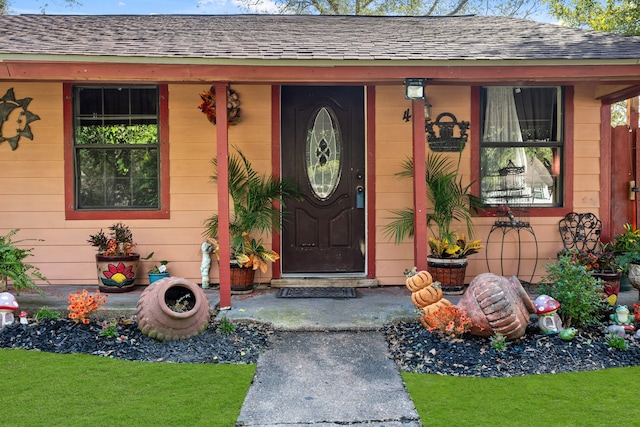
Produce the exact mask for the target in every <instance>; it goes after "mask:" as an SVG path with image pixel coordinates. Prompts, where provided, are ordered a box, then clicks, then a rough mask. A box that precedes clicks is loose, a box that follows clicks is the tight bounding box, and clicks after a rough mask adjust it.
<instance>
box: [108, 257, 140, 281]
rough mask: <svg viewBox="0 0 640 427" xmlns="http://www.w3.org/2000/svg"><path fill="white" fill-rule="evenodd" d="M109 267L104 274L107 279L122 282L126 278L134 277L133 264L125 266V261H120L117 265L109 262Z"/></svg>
mask: <svg viewBox="0 0 640 427" xmlns="http://www.w3.org/2000/svg"><path fill="white" fill-rule="evenodd" d="M108 268H109V269H108V270H105V271H104V272H103V273H102V274H104V277H106V278H107V279H111V280H113V281H114V282H117V283H120V282H122V281H123V280H125V279H133V278H134V274H133V266H131V265H130V266H128V267H127V266H125V265H124V263H122V262H121V263H119V264H118V265H117V266H116V265H113V264H109V267H108Z"/></svg>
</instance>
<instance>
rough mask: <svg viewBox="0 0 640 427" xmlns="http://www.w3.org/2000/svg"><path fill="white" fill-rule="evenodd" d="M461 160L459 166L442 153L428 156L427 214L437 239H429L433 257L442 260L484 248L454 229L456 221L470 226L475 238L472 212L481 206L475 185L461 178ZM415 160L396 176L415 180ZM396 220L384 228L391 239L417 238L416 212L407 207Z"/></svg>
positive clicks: (394, 212) (470, 232)
mask: <svg viewBox="0 0 640 427" xmlns="http://www.w3.org/2000/svg"><path fill="white" fill-rule="evenodd" d="M460 157H461V156H459V157H458V162H457V164H454V163H453V161H451V160H450V159H449V158H447V157H444V156H442V155H441V154H440V153H431V154H429V155H428V156H427V165H426V167H427V171H426V176H425V179H426V183H427V199H428V200H429V202H430V205H431V209H430V211H429V212H427V226H428V227H429V229H430V230H431V231H432V234H433V236H434V237H431V238H430V239H429V246H430V248H431V252H432V255H433V256H435V257H440V258H460V257H465V256H467V255H471V254H473V253H476V252H477V251H478V249H480V248H482V246H481V245H480V241H479V240H476V241H471V242H467V240H466V238H465V236H464V235H461V234H459V233H458V232H457V231H456V230H454V229H453V228H452V225H451V224H452V222H453V221H460V222H463V223H464V224H465V225H466V229H467V235H468V236H470V237H471V236H472V235H473V221H472V213H473V211H474V210H476V209H477V208H479V207H480V206H481V202H480V199H479V198H478V197H476V196H474V195H472V194H471V193H470V191H471V184H468V185H464V184H463V183H462V177H460V176H459V174H458V172H459V168H460ZM413 171H414V167H413V159H407V160H405V161H404V163H403V164H402V170H401V171H400V172H398V173H396V176H397V177H399V178H413ZM391 213H392V214H393V215H394V217H393V218H392V221H391V222H390V223H389V224H387V226H386V227H385V228H384V233H385V234H386V235H387V236H388V237H394V238H395V241H396V243H400V242H402V241H403V240H404V239H405V238H406V237H413V236H414V235H415V224H414V210H413V208H406V209H402V210H393V211H391Z"/></svg>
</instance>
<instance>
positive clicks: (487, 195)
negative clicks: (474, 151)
mask: <svg viewBox="0 0 640 427" xmlns="http://www.w3.org/2000/svg"><path fill="white" fill-rule="evenodd" d="M554 151H556V150H555V149H553V148H550V147H544V148H531V147H509V148H484V149H483V150H482V153H481V154H482V155H481V158H482V164H481V167H480V169H481V171H480V174H481V175H480V188H481V195H482V199H483V201H484V202H485V203H487V204H490V205H502V204H519V205H521V204H537V205H549V206H553V205H555V204H557V203H559V202H560V198H559V195H560V192H559V189H558V184H559V176H558V174H554V173H553V167H552V165H553V158H554ZM521 156H524V157H523V159H524V160H523V161H518V160H515V159H519V158H521ZM516 164H517V166H516Z"/></svg>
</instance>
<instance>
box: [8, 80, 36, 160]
mask: <svg viewBox="0 0 640 427" xmlns="http://www.w3.org/2000/svg"><path fill="white" fill-rule="evenodd" d="M31 99H32V98H23V99H16V97H15V95H14V93H13V88H11V89H9V90H8V91H7V93H5V94H4V96H3V97H2V98H0V142H4V141H8V142H9V145H10V146H11V150H15V149H16V148H18V141H19V140H20V137H22V136H24V137H25V138H29V139H31V140H33V133H32V132H31V127H30V126H29V123H31V122H34V121H36V120H40V117H38V116H37V115H35V114H33V113H32V112H31V111H29V110H27V107H28V106H29V103H30V102H31ZM5 122H13V123H15V124H14V125H12V124H7V125H6V126H5ZM3 129H4V130H5V133H4V135H3V134H2V130H3ZM8 132H11V133H10V134H9V133H8Z"/></svg>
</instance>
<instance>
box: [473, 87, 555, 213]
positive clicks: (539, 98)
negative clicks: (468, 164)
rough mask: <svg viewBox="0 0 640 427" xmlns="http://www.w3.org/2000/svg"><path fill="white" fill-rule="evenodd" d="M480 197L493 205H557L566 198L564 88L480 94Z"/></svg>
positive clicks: (493, 89)
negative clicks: (564, 190) (564, 179)
mask: <svg viewBox="0 0 640 427" xmlns="http://www.w3.org/2000/svg"><path fill="white" fill-rule="evenodd" d="M480 99H481V119H482V120H481V133H480V196H481V198H482V201H483V202H484V203H485V204H487V205H490V206H499V205H504V204H513V205H531V206H533V207H556V206H561V205H562V200H563V186H562V183H563V179H562V177H563V171H562V165H563V148H564V131H563V126H562V125H563V122H564V121H563V108H562V106H563V105H564V104H563V90H562V88H561V87H559V86H553V87H522V86H518V87H515V86H489V87H484V88H482V90H481V97H480Z"/></svg>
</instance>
